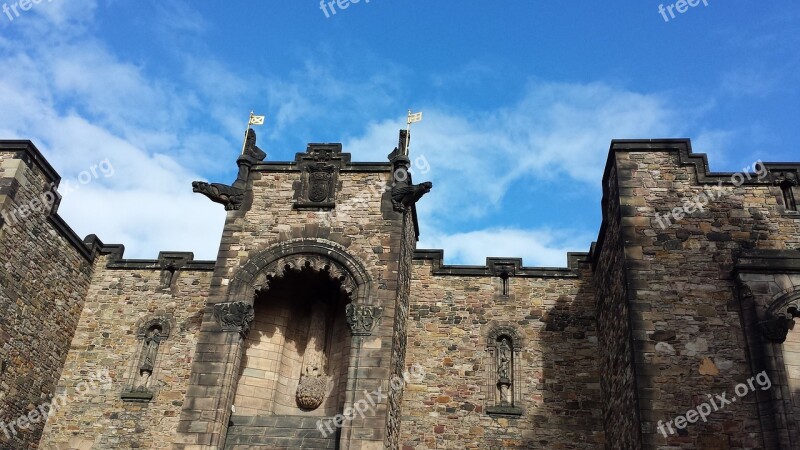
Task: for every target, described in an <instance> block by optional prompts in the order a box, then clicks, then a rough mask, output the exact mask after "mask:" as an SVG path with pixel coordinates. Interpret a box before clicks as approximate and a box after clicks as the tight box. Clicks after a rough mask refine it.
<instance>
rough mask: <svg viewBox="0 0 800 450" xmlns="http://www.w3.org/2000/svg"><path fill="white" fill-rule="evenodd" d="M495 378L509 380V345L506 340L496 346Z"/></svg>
mask: <svg viewBox="0 0 800 450" xmlns="http://www.w3.org/2000/svg"><path fill="white" fill-rule="evenodd" d="M497 376H498V378H500V380H511V345H509V343H508V339H507V338H503V339H502V340H501V341H500V344H499V345H498V346H497Z"/></svg>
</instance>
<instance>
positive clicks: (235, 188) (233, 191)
mask: <svg viewBox="0 0 800 450" xmlns="http://www.w3.org/2000/svg"><path fill="white" fill-rule="evenodd" d="M266 157H267V154H266V153H264V151H263V150H261V149H260V148H258V147H257V146H256V132H255V131H253V129H252V128H248V129H247V134H246V135H245V139H244V148H243V149H242V155H241V156H239V158H238V159H237V160H236V164H237V165H238V166H239V174H238V175H237V176H236V181H234V182H233V185H231V186H228V185H227V184H222V183H206V182H205V181H193V182H192V191H194V192H199V193H201V194H203V195H205V196H206V197H208V198H209V199H211V201H213V202H216V203H221V204H223V205H225V210H226V211H232V210H238V209H239V208H240V207H241V206H242V203H243V202H244V194H245V191H246V188H247V179H248V178H249V176H250V168H251V167H252V166H253V164H255V163H257V162H259V161H263V160H264V158H266Z"/></svg>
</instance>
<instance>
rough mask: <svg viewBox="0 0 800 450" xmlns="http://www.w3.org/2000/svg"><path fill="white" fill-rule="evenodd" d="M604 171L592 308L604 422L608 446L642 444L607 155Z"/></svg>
mask: <svg viewBox="0 0 800 450" xmlns="http://www.w3.org/2000/svg"><path fill="white" fill-rule="evenodd" d="M606 170H607V172H606V174H605V177H604V180H605V182H604V184H603V187H604V191H603V204H604V206H605V207H604V208H603V214H604V217H603V224H604V228H603V229H602V230H601V231H600V233H601V235H600V238H599V239H600V241H599V243H598V244H597V248H600V249H601V251H600V252H599V254H598V255H597V259H596V261H595V263H594V266H595V273H594V280H595V285H596V292H595V308H596V311H597V330H598V339H599V344H600V345H599V348H598V351H599V355H600V361H599V363H600V373H601V374H602V376H601V377H600V385H601V386H602V393H603V396H602V404H603V405H604V411H603V423H604V428H605V431H606V440H607V442H608V447H611V448H640V447H641V445H642V438H641V433H640V419H639V414H638V411H639V405H638V393H637V391H636V388H637V387H636V380H635V373H636V368H635V366H634V352H633V344H632V339H631V323H630V317H631V310H630V308H631V305H630V304H629V297H628V294H629V291H628V279H627V271H626V266H625V263H626V257H625V256H626V252H627V251H628V250H627V249H626V248H625V247H624V241H623V236H622V224H621V217H620V215H621V214H620V209H621V208H620V201H619V182H618V179H617V170H618V169H617V166H616V164H615V161H613V160H612V161H611V163H610V165H609V167H607V169H606Z"/></svg>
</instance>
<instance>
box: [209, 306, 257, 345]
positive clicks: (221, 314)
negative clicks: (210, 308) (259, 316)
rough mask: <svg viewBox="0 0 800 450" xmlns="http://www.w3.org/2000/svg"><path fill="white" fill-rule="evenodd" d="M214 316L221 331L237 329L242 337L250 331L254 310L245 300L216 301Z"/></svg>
mask: <svg viewBox="0 0 800 450" xmlns="http://www.w3.org/2000/svg"><path fill="white" fill-rule="evenodd" d="M214 318H215V319H216V320H217V323H218V324H219V326H220V328H222V331H237V332H239V334H240V335H241V336H242V338H244V337H246V336H247V333H248V332H249V331H250V325H251V324H252V323H253V319H254V318H255V311H254V310H253V305H251V304H249V303H245V302H233V303H217V304H216V305H214Z"/></svg>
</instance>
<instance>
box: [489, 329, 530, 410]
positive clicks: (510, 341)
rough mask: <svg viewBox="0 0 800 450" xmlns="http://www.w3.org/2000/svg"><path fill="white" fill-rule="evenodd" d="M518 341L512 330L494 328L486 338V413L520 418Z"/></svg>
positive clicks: (519, 347)
mask: <svg viewBox="0 0 800 450" xmlns="http://www.w3.org/2000/svg"><path fill="white" fill-rule="evenodd" d="M521 344H522V339H521V337H520V336H519V334H518V333H517V331H516V329H514V328H511V327H496V328H494V329H492V331H491V332H490V333H489V336H488V339H487V357H488V359H489V361H488V364H487V379H488V381H487V386H486V389H487V394H488V395H487V405H486V412H487V413H488V414H504V415H521V414H522V408H521V407H520V398H521V391H522V390H521V386H520V380H521V378H520V367H519V366H520V364H519V353H520V350H521V348H522V345H521Z"/></svg>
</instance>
